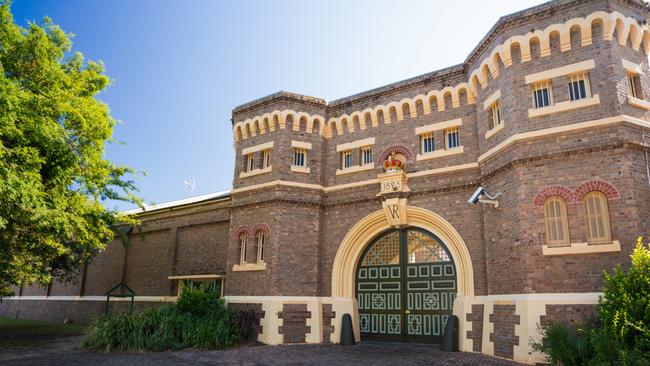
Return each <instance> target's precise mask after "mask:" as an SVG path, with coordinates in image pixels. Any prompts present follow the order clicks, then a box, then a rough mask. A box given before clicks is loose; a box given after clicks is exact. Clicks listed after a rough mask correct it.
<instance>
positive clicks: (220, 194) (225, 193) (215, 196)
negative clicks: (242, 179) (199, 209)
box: [120, 189, 231, 215]
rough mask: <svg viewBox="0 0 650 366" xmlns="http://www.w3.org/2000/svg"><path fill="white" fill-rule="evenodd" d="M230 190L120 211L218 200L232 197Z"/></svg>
mask: <svg viewBox="0 0 650 366" xmlns="http://www.w3.org/2000/svg"><path fill="white" fill-rule="evenodd" d="M230 191H231V190H230V189H228V190H225V191H219V192H213V193H208V194H204V195H201V196H195V197H190V198H185V199H182V200H176V201H169V202H163V203H158V204H155V205H151V206H149V205H146V204H145V205H144V207H143V208H134V209H132V210H126V211H122V212H120V213H121V214H123V215H136V214H141V213H145V212H152V211H158V210H163V209H172V208H177V207H180V206H186V205H191V204H196V203H202V202H206V201H212V200H218V199H222V198H228V197H230Z"/></svg>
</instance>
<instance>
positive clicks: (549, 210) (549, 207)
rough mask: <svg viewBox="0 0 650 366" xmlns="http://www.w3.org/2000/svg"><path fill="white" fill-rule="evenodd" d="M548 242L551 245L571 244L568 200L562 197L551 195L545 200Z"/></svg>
mask: <svg viewBox="0 0 650 366" xmlns="http://www.w3.org/2000/svg"><path fill="white" fill-rule="evenodd" d="M544 221H545V222H546V242H547V244H548V245H549V246H561V245H569V243H570V242H569V221H568V219H567V209H566V202H565V201H564V199H563V198H562V197H559V196H551V197H549V198H547V199H546V201H545V202H544Z"/></svg>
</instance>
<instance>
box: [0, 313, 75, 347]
mask: <svg viewBox="0 0 650 366" xmlns="http://www.w3.org/2000/svg"><path fill="white" fill-rule="evenodd" d="M86 327H87V326H86V325H85V324H75V323H73V324H63V323H53V322H47V321H43V320H27V319H13V318H0V352H5V351H8V350H12V349H18V348H25V347H34V346H38V345H39V344H42V343H43V342H46V341H51V340H52V339H55V338H63V337H70V336H80V335H83V334H85V332H86Z"/></svg>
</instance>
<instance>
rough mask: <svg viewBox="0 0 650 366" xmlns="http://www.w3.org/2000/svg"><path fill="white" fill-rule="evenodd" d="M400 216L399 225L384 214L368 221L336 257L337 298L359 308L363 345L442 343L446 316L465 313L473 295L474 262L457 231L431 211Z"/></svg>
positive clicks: (356, 312) (334, 280) (353, 232)
mask: <svg viewBox="0 0 650 366" xmlns="http://www.w3.org/2000/svg"><path fill="white" fill-rule="evenodd" d="M401 210H402V212H403V215H404V216H405V217H404V220H403V223H402V225H399V226H397V227H396V226H394V225H391V223H390V222H389V221H388V220H387V219H386V212H385V210H379V211H376V212H374V213H371V214H370V215H368V216H366V217H365V218H363V219H362V220H361V221H359V222H358V223H357V224H356V225H354V226H353V227H352V229H350V231H349V232H348V233H347V235H346V236H345V238H344V239H343V241H342V242H341V245H340V246H339V249H338V251H337V253H336V257H335V259H334V265H333V268H332V297H333V298H339V299H341V298H348V299H350V300H351V301H353V302H354V303H356V304H355V306H354V311H353V313H352V314H351V315H352V318H353V320H354V328H355V334H356V338H357V339H358V340H361V339H384V340H389V341H407V342H437V341H439V340H440V336H441V335H442V329H444V328H443V327H444V322H446V319H447V317H448V316H449V315H451V314H452V313H453V314H455V315H459V316H460V315H462V314H464V309H463V306H464V304H463V303H464V301H463V299H466V298H468V297H472V296H474V281H473V278H474V276H473V268H472V262H471V259H470V256H469V251H468V250H467V246H466V245H465V242H464V241H463V239H462V237H461V236H460V234H459V233H458V231H456V230H455V229H454V227H453V226H452V225H451V224H450V223H449V222H448V221H447V220H445V219H444V218H442V217H441V216H439V215H437V214H435V213H433V212H431V211H428V210H426V209H423V208H419V207H413V206H404V207H402V208H401ZM391 257H392V258H391ZM371 272H372V273H371ZM375 275H376V278H375ZM425 282H426V284H425ZM375 289H376V290H375ZM409 297H410V298H409ZM454 300H456V301H454ZM459 300H460V301H459ZM373 301H374V303H373ZM443 301H444V303H443ZM462 320H463V319H461V329H460V330H461V331H463V326H462V324H463V321H462Z"/></svg>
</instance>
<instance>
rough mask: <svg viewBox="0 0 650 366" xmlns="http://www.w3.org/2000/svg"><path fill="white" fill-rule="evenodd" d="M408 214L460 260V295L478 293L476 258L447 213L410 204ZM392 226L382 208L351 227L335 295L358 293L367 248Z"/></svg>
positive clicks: (335, 272) (337, 261) (339, 256)
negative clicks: (357, 277)
mask: <svg viewBox="0 0 650 366" xmlns="http://www.w3.org/2000/svg"><path fill="white" fill-rule="evenodd" d="M406 216H407V225H409V226H413V227H418V228H421V229H424V230H427V231H429V232H431V233H432V234H434V235H436V236H437V237H438V238H440V240H442V242H443V243H444V244H445V246H446V247H447V249H448V250H449V252H450V254H451V256H452V258H453V260H454V263H455V264H456V274H457V283H458V285H457V286H458V296H459V297H471V296H474V269H473V266H472V260H471V258H470V254H469V251H468V249H467V245H466V244H465V241H464V240H463V238H462V237H461V236H460V234H459V233H458V231H457V230H456V229H455V228H454V227H453V226H452V225H451V224H450V223H449V222H448V221H447V220H445V219H444V218H443V217H441V216H439V215H437V214H435V213H433V212H431V211H428V210H426V209H423V208H419V207H413V206H407V207H406ZM390 228H391V226H390V225H389V224H388V222H387V221H386V216H385V215H384V212H383V211H382V210H378V211H375V212H373V213H371V214H369V215H368V216H366V217H364V218H363V219H361V221H359V222H358V223H357V224H356V225H354V226H353V227H352V228H351V229H350V231H348V233H347V235H346V236H345V237H344V238H343V241H342V242H341V244H340V245H339V248H338V250H337V252H336V257H335V258H334V265H333V267H332V297H335V298H336V297H347V298H353V297H354V282H355V271H356V267H357V264H358V263H359V259H360V258H361V255H362V253H363V251H364V249H365V248H366V247H367V245H368V244H369V243H370V241H371V240H372V239H373V238H375V237H376V236H377V235H379V234H380V233H382V232H384V231H386V230H388V229H390ZM357 326H358V324H357ZM357 334H358V333H357Z"/></svg>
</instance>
